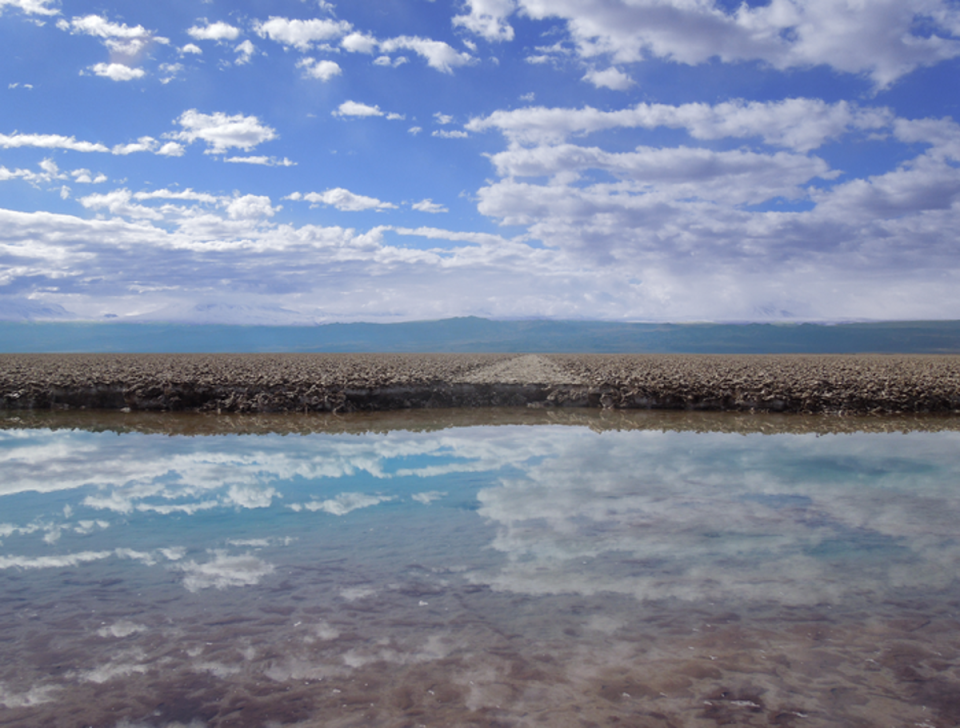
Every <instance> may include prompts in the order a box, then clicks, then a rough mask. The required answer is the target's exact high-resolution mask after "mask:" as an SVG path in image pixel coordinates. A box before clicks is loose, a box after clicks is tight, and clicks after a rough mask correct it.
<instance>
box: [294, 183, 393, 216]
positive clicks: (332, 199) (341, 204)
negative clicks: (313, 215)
mask: <svg viewBox="0 0 960 728" xmlns="http://www.w3.org/2000/svg"><path fill="white" fill-rule="evenodd" d="M286 199H289V200H306V201H307V202H309V203H311V206H316V205H329V206H330V207H335V208H336V209H338V210H341V211H344V212H362V211H363V210H395V209H396V208H397V206H396V205H394V204H393V203H390V202H382V201H380V200H378V199H376V198H375V197H365V196H364V195H356V194H354V193H353V192H350V190H345V189H344V188H342V187H336V188H334V189H331V190H327V191H325V192H308V193H307V194H305V195H304V194H301V193H299V192H294V193H293V194H291V195H289V196H288V197H287V198H286Z"/></svg>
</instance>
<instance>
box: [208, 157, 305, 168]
mask: <svg viewBox="0 0 960 728" xmlns="http://www.w3.org/2000/svg"><path fill="white" fill-rule="evenodd" d="M223 161H224V162H229V163H231V164H259V165H260V166H262V167H296V166H297V163H296V162H293V161H291V160H289V159H287V158H286V157H284V158H283V159H277V158H276V157H264V156H253V157H224V160H223Z"/></svg>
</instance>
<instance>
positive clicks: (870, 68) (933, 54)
mask: <svg viewBox="0 0 960 728" xmlns="http://www.w3.org/2000/svg"><path fill="white" fill-rule="evenodd" d="M519 2H520V6H521V8H522V9H523V12H524V13H525V14H526V15H528V16H529V17H531V18H534V19H537V20H543V19H549V18H558V19H561V20H563V21H565V22H566V24H567V30H568V32H569V34H570V37H571V38H572V40H573V41H574V43H575V44H576V47H577V52H578V54H579V55H580V57H581V58H584V59H596V58H599V57H607V58H609V59H611V60H612V61H613V62H614V63H633V62H638V61H642V60H644V58H647V57H650V56H653V57H657V58H662V59H666V60H671V61H675V62H679V63H685V64H690V65H693V64H699V63H704V62H706V61H708V60H709V59H711V58H719V59H720V60H721V61H723V62H726V63H731V62H737V61H749V60H760V61H763V62H765V63H768V64H770V65H771V66H773V67H774V68H778V69H790V68H804V67H811V66H817V65H821V64H827V65H829V66H831V67H832V68H834V69H836V70H838V71H843V72H846V73H853V74H865V75H867V76H869V77H870V78H871V79H872V80H873V82H874V83H875V84H877V85H878V86H881V87H882V86H886V85H889V84H890V83H892V82H894V81H896V80H897V79H898V78H900V77H902V76H903V75H905V74H907V73H910V72H911V71H912V70H914V69H916V68H918V67H920V66H925V65H933V64H935V63H939V62H940V61H942V60H944V59H947V58H955V57H957V56H958V55H960V41H958V40H957V39H956V37H955V33H954V30H953V29H954V28H955V27H956V25H957V22H958V17H960V11H957V9H956V8H954V7H953V6H952V5H950V4H949V3H948V2H945V1H944V0H907V1H904V0H869V2H867V3H866V4H864V3H863V2H857V1H856V0H840V1H838V2H822V1H817V2H806V3H795V2H788V1H787V0H774V2H771V3H768V4H765V5H760V6H756V7H753V6H750V5H746V4H742V5H740V6H739V7H737V8H736V9H735V10H732V11H727V10H725V9H724V8H723V7H721V6H720V4H719V3H713V2H696V3H691V2H684V1H683V0H666V1H661V0H613V1H612V2H607V1H606V0H586V2H581V0H519ZM918 16H922V17H924V18H926V19H928V20H929V21H931V22H932V24H933V26H932V30H933V32H932V33H924V32H918V30H917V28H916V26H915V19H916V18H917V17H918Z"/></svg>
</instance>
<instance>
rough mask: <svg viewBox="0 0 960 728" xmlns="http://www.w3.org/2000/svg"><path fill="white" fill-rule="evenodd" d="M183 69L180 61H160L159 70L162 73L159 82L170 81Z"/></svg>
mask: <svg viewBox="0 0 960 728" xmlns="http://www.w3.org/2000/svg"><path fill="white" fill-rule="evenodd" d="M182 71H183V64H182V63H161V64H160V72H161V73H162V74H163V76H162V78H161V79H160V83H170V82H171V81H172V80H173V79H175V78H176V77H177V76H178V75H179V74H180V73H181V72H182Z"/></svg>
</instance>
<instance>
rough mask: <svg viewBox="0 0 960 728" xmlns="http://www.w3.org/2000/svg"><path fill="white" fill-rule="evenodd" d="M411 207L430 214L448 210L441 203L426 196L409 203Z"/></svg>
mask: <svg viewBox="0 0 960 728" xmlns="http://www.w3.org/2000/svg"><path fill="white" fill-rule="evenodd" d="M411 207H412V208H413V209H414V210H417V211H419V212H429V213H432V214H436V213H439V212H450V211H449V210H448V209H447V208H446V207H444V206H443V205H441V204H439V203H437V202H434V201H433V200H431V199H429V198H427V199H426V200H420V202H414V203H413V204H412V205H411Z"/></svg>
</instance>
